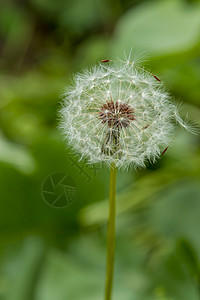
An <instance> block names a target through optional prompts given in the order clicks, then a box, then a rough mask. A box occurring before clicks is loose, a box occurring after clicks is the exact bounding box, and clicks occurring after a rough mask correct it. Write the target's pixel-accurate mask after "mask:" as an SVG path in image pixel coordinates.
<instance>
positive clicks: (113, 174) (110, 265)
mask: <svg viewBox="0 0 200 300" xmlns="http://www.w3.org/2000/svg"><path fill="white" fill-rule="evenodd" d="M116 179H117V168H116V166H115V164H112V165H111V168H110V189H109V216H108V228H107V265H106V289H105V300H111V295H112V285H113V273H114V260H115V215H116Z"/></svg>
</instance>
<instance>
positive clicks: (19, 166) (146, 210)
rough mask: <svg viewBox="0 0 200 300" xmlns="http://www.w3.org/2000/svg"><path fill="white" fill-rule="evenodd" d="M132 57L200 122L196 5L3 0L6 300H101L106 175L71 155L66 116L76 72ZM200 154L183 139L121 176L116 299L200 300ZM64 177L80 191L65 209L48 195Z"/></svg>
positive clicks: (190, 139)
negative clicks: (48, 183)
mask: <svg viewBox="0 0 200 300" xmlns="http://www.w3.org/2000/svg"><path fill="white" fill-rule="evenodd" d="M131 49H132V53H133V57H134V55H136V56H142V57H145V58H147V61H145V62H144V65H145V66H146V67H147V68H150V69H151V70H152V72H153V73H155V75H157V76H158V77H159V78H160V79H161V80H162V81H164V82H165V83H166V86H167V88H168V89H169V90H170V92H171V93H172V94H173V95H174V98H175V99H176V100H175V101H181V102H182V103H183V104H184V106H183V110H182V111H183V114H184V113H189V115H190V118H191V120H193V121H196V120H197V121H198V120H200V2H199V1H194V0H193V1H192V0H190V1H189V0H188V1H186V0H182V1H181V0H169V1H168V0H165V1H139V0H135V1H134V0H132V1H131V0H123V1H122V0H74V1H70V0H65V1H62V0H57V1H54V0H18V1H17V0H16V1H14V0H13V1H12V0H1V3H0V299H1V300H55V299H57V300H68V299H69V300H71V299H74V300H79V299H81V300H82V299H83V300H85V299H86V300H94V299H95V300H100V299H103V294H104V280H105V279H104V278H105V261H106V215H107V196H108V180H109V170H107V169H105V168H101V167H100V166H98V168H96V167H95V168H94V167H93V166H87V165H86V164H84V163H80V162H79V161H78V158H76V157H74V156H73V153H71V151H70V150H66V145H65V143H64V141H63V137H62V135H61V133H60V132H59V130H58V129H57V124H58V115H57V111H58V107H59V102H60V99H61V96H60V95H61V94H62V93H63V92H64V89H65V87H66V86H67V85H68V84H70V80H71V78H72V76H73V74H74V73H75V72H78V71H81V70H82V69H83V68H85V67H88V66H91V65H92V64H95V63H98V62H99V61H100V60H102V59H107V58H111V57H119V58H124V51H125V52H126V54H128V53H129V52H130V50H131ZM199 154H200V138H199V135H192V134H190V133H187V132H184V131H182V130H179V131H178V132H177V136H176V138H175V140H174V141H173V143H172V145H171V146H170V147H169V149H168V150H167V152H166V153H165V155H164V156H163V157H162V158H161V159H160V160H159V161H158V162H157V164H155V165H149V166H147V169H145V170H137V171H133V170H132V171H131V170H130V171H128V172H119V174H118V192H117V210H118V215H117V233H116V235H117V236H116V266H115V278H114V295H113V296H114V297H113V299H114V300H121V299H123V300H198V299H200V264H199V262H200V155H199ZM59 172H64V173H65V174H67V175H69V176H70V177H71V178H73V180H74V182H75V185H76V192H77V193H76V196H75V198H74V200H73V201H72V203H71V204H70V205H68V206H67V207H65V208H60V209H58V208H55V207H54V206H53V205H52V206H51V205H48V203H46V202H45V201H44V199H43V198H42V193H41V190H42V187H43V183H44V180H45V178H47V177H48V176H49V175H51V174H57V173H59ZM56 193H58V194H59V193H60V190H59V189H58V190H56Z"/></svg>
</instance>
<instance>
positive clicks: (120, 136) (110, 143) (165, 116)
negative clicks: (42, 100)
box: [59, 60, 192, 169]
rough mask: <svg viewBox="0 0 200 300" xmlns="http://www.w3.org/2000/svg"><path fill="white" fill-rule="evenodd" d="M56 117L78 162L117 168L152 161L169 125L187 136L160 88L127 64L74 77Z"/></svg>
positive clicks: (168, 138) (109, 62)
mask: <svg viewBox="0 0 200 300" xmlns="http://www.w3.org/2000/svg"><path fill="white" fill-rule="evenodd" d="M60 116H61V120H60V125H59V127H60V128H61V129H62V131H63V133H64V136H65V138H66V140H67V143H68V145H69V146H71V147H72V149H73V150H74V151H75V152H76V153H79V154H80V157H81V158H84V159H85V158H86V159H87V160H88V162H89V163H99V162H105V163H106V164H108V165H111V164H113V163H114V164H115V165H116V167H118V168H123V169H127V168H129V167H134V168H136V167H144V166H145V165H146V162H148V161H150V162H155V160H156V159H157V158H158V157H160V155H161V154H162V152H163V149H164V148H165V147H167V146H168V145H169V143H170V141H171V140H172V138H173V136H174V132H175V126H176V125H175V123H177V124H179V125H180V126H182V127H184V128H185V129H187V130H189V131H192V128H190V126H189V125H188V124H187V122H185V121H184V120H183V119H182V118H181V117H180V115H179V112H178V108H177V107H176V105H175V104H174V103H173V101H172V97H171V96H170V94H169V93H168V92H167V91H166V90H165V88H164V87H163V83H161V82H160V80H159V79H158V78H157V77H156V76H154V75H152V74H151V73H150V72H149V71H146V70H144V69H143V68H141V67H139V66H138V65H136V64H135V62H134V61H133V62H130V60H127V61H120V60H116V61H114V60H113V61H112V60H104V61H102V62H101V63H100V64H99V65H98V66H94V67H93V68H91V69H90V70H85V71H84V72H83V73H81V74H77V75H76V76H75V77H74V83H73V85H72V86H71V87H70V88H68V89H67V91H66V93H65V94H64V100H63V102H62V106H61V109H60Z"/></svg>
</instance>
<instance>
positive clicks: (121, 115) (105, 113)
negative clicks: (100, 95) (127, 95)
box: [99, 100, 135, 129]
mask: <svg viewBox="0 0 200 300" xmlns="http://www.w3.org/2000/svg"><path fill="white" fill-rule="evenodd" d="M99 117H100V120H101V122H102V123H103V124H105V123H107V125H108V127H110V128H118V129H119V128H122V127H124V128H125V127H127V126H129V124H130V122H131V121H133V120H135V116H134V109H133V108H132V107H131V106H130V105H128V104H127V103H124V102H122V101H116V102H114V101H113V100H111V101H107V102H106V103H104V104H103V105H102V107H101V108H100V111H99Z"/></svg>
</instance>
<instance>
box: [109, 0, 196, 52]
mask: <svg viewBox="0 0 200 300" xmlns="http://www.w3.org/2000/svg"><path fill="white" fill-rule="evenodd" d="M199 31H200V5H199V3H197V4H193V5H192V4H186V3H184V1H178V0H177V1H172V0H171V1H168V0H167V1H166V0H165V1H154V2H152V1H150V2H145V3H144V4H142V5H140V6H138V7H137V8H135V7H134V8H133V9H130V10H129V11H128V12H127V13H126V14H125V15H123V16H122V18H121V20H120V21H119V23H118V26H117V28H116V31H115V35H114V39H113V41H112V49H113V53H114V54H117V55H119V54H121V52H123V51H128V50H130V49H131V48H132V49H133V50H134V51H136V52H137V51H138V52H140V51H143V52H144V51H145V52H147V54H150V55H151V57H155V56H163V55H170V54H174V53H181V52H185V51H188V50H191V49H193V48H194V47H195V46H196V45H197V44H198V42H199V40H200V39H199Z"/></svg>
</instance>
